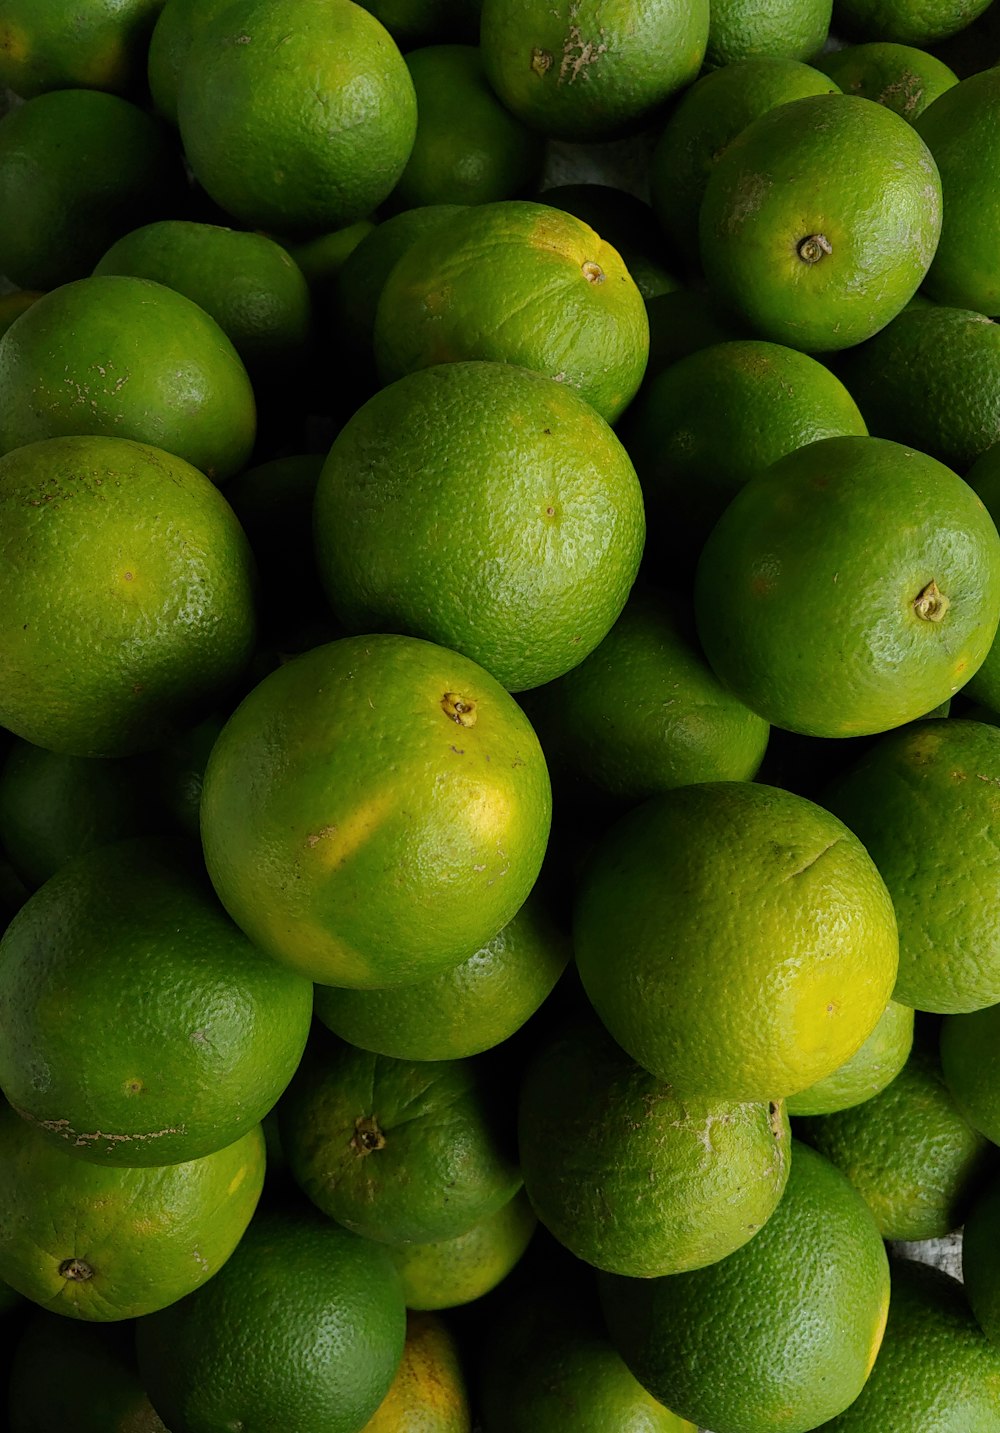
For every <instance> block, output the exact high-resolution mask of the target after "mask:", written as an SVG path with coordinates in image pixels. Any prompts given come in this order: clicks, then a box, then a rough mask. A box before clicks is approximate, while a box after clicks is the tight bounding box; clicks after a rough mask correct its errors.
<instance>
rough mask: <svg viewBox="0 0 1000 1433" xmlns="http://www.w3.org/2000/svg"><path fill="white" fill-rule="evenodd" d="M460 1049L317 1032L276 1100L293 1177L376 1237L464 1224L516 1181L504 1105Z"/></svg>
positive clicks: (331, 1211)
mask: <svg viewBox="0 0 1000 1433" xmlns="http://www.w3.org/2000/svg"><path fill="white" fill-rule="evenodd" d="M489 1075H490V1070H489V1067H488V1066H485V1065H483V1064H482V1063H479V1062H475V1061H471V1060H433V1061H432V1060H424V1061H411V1060H392V1059H390V1058H388V1057H387V1056H385V1055H372V1054H370V1053H369V1052H368V1051H367V1050H356V1049H355V1048H354V1047H353V1046H352V1045H348V1044H346V1043H344V1042H343V1041H339V1040H334V1039H333V1038H332V1037H331V1036H330V1035H326V1034H325V1032H324V1033H323V1036H322V1038H319V1036H317V1038H316V1040H315V1042H314V1043H313V1044H312V1045H311V1046H310V1048H309V1049H308V1050H307V1052H306V1055H305V1057H304V1059H303V1061H302V1064H301V1065H300V1066H299V1069H298V1071H297V1072H296V1075H295V1078H294V1079H293V1080H292V1083H291V1084H290V1085H289V1087H288V1090H287V1091H286V1092H285V1095H284V1096H283V1098H282V1100H281V1104H280V1106H279V1109H278V1123H279V1128H280V1131H281V1143H282V1147H283V1149H284V1151H285V1155H286V1157H287V1159H288V1164H289V1168H290V1169H291V1172H292V1175H293V1177H294V1179H295V1181H296V1183H297V1184H298V1185H299V1186H300V1188H301V1189H303V1190H304V1192H305V1193H306V1194H307V1195H308V1196H309V1198H310V1199H311V1200H312V1201H313V1203H314V1204H315V1205H317V1207H318V1208H320V1209H321V1210H322V1211H323V1213H324V1214H326V1215H328V1216H329V1217H330V1218H331V1219H336V1220H337V1222H338V1224H343V1225H344V1226H345V1228H347V1229H350V1230H352V1231H353V1232H354V1233H356V1234H363V1235H364V1237H365V1238H366V1239H375V1240H377V1241H378V1242H379V1243H383V1244H424V1243H431V1242H436V1241H439V1240H441V1239H451V1238H454V1236H455V1235H457V1234H464V1233H465V1232H466V1231H467V1230H469V1229H471V1228H472V1226H473V1225H474V1224H478V1223H479V1221H480V1220H482V1219H486V1218H487V1217H488V1216H489V1215H491V1214H495V1213H496V1212H497V1210H499V1209H500V1208H502V1207H503V1205H505V1204H506V1203H507V1202H508V1201H509V1200H511V1199H513V1197H514V1195H515V1194H516V1193H517V1190H518V1189H519V1187H520V1184H521V1175H520V1171H519V1170H518V1168H517V1164H516V1161H515V1158H514V1153H513V1143H514V1140H513V1111H512V1110H510V1111H509V1110H508V1109H507V1108H506V1102H505V1101H504V1098H503V1095H502V1092H500V1091H498V1090H496V1089H494V1088H491V1081H490V1078H489Z"/></svg>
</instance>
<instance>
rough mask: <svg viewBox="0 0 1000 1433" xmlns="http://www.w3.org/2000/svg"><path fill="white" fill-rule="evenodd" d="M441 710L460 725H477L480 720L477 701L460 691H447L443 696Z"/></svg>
mask: <svg viewBox="0 0 1000 1433" xmlns="http://www.w3.org/2000/svg"><path fill="white" fill-rule="evenodd" d="M441 710H442V711H443V712H444V714H445V716H446V717H449V718H450V719H451V720H452V721H453V722H457V723H458V725H459V726H475V724H476V721H477V720H478V713H477V711H476V704H475V702H474V701H473V700H472V698H471V697H463V696H462V695H461V694H460V693H459V692H445V694H444V696H443V697H442V698H441Z"/></svg>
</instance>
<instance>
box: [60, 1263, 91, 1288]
mask: <svg viewBox="0 0 1000 1433" xmlns="http://www.w3.org/2000/svg"><path fill="white" fill-rule="evenodd" d="M59 1272H60V1274H62V1276H63V1278H64V1279H71V1280H72V1281H73V1282H74V1283H76V1284H82V1283H83V1282H84V1281H85V1280H87V1279H92V1278H93V1277H94V1271H93V1269H92V1268H91V1267H90V1265H89V1264H88V1263H87V1262H86V1260H84V1259H64V1260H63V1261H62V1263H61V1264H60V1265H59Z"/></svg>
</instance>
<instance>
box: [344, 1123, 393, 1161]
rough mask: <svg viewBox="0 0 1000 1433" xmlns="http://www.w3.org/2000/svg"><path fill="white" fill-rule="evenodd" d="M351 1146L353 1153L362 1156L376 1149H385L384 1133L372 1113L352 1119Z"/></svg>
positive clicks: (372, 1152)
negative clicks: (352, 1133)
mask: <svg viewBox="0 0 1000 1433" xmlns="http://www.w3.org/2000/svg"><path fill="white" fill-rule="evenodd" d="M351 1148H352V1149H353V1150H354V1152H355V1154H359V1155H361V1156H362V1157H364V1155H366V1154H374V1153H375V1151H376V1150H377V1149H385V1135H384V1134H383V1133H382V1131H381V1129H380V1128H379V1122H378V1120H377V1119H376V1118H375V1116H374V1115H360V1116H359V1117H358V1119H356V1120H355V1121H354V1135H353V1138H352V1139H351Z"/></svg>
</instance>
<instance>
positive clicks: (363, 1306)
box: [136, 1204, 406, 1433]
mask: <svg viewBox="0 0 1000 1433" xmlns="http://www.w3.org/2000/svg"><path fill="white" fill-rule="evenodd" d="M136 1335H137V1336H136V1347H137V1350H138V1355H139V1375H140V1377H141V1379H142V1381H143V1384H144V1385H145V1387H146V1389H147V1390H148V1392H149V1396H150V1400H151V1402H152V1403H153V1406H154V1407H155V1408H156V1411H157V1412H158V1413H159V1414H160V1416H161V1417H162V1418H163V1420H164V1422H165V1423H166V1424H167V1426H168V1428H169V1429H170V1433H209V1430H218V1429H224V1428H231V1429H235V1428H239V1427H240V1426H241V1425H242V1427H243V1428H246V1429H250V1428H253V1427H255V1426H256V1427H258V1428H260V1429H262V1430H263V1429H267V1433H359V1430H361V1429H362V1428H364V1426H365V1424H366V1423H367V1421H368V1419H369V1418H370V1417H371V1416H372V1414H373V1413H374V1412H375V1410H376V1409H377V1408H378V1406H379V1404H380V1403H381V1402H382V1399H383V1398H384V1397H385V1395H386V1394H387V1393H388V1391H389V1388H390V1386H391V1384H392V1380H393V1378H394V1377H395V1374H396V1370H397V1369H398V1367H399V1363H400V1360H401V1358H402V1355H403V1345H404V1340H405V1337H406V1311H405V1309H404V1308H403V1297H402V1294H401V1293H400V1289H399V1280H398V1279H397V1277H396V1273H395V1270H394V1269H393V1267H392V1264H391V1263H390V1261H389V1258H388V1256H387V1254H386V1252H385V1250H384V1249H380V1248H379V1247H378V1245H377V1244H372V1243H369V1242H368V1241H367V1240H365V1239H359V1238H358V1237H357V1236H356V1235H354V1234H349V1233H348V1232H347V1230H346V1229H340V1228H338V1227H337V1225H336V1224H332V1223H331V1222H330V1221H329V1220H328V1219H323V1218H322V1216H321V1215H319V1214H316V1213H315V1212H314V1211H311V1210H309V1209H308V1208H302V1207H301V1206H300V1205H297V1204H296V1205H291V1206H282V1207H280V1208H275V1209H270V1210H267V1211H266V1212H262V1213H261V1214H260V1215H259V1216H258V1217H257V1218H256V1219H255V1220H254V1221H253V1223H252V1224H251V1225H250V1228H249V1229H248V1230H247V1232H246V1234H245V1236H244V1238H243V1239H242V1241H241V1242H240V1246H239V1248H238V1249H237V1250H236V1252H235V1253H234V1254H233V1257H232V1258H231V1259H230V1260H229V1262H228V1264H227V1265H226V1266H225V1268H224V1269H222V1270H221V1272H220V1273H219V1275H218V1276H217V1277H216V1278H214V1279H212V1280H211V1282H210V1283H209V1284H207V1285H206V1287H205V1288H204V1289H199V1290H198V1291H197V1293H196V1294H192V1295H191V1297H190V1298H188V1299H183V1300H181V1302H180V1303H177V1304H175V1305H174V1306H173V1307H172V1308H170V1309H164V1310H163V1312H162V1313H159V1314H157V1315H156V1317H154V1318H148V1319H143V1320H142V1322H141V1323H140V1324H139V1326H138V1328H137V1331H136Z"/></svg>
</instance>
